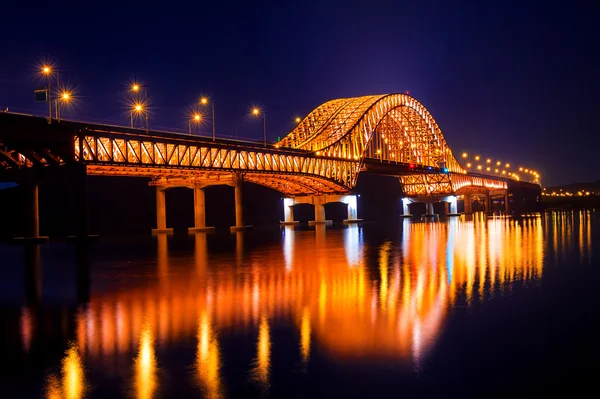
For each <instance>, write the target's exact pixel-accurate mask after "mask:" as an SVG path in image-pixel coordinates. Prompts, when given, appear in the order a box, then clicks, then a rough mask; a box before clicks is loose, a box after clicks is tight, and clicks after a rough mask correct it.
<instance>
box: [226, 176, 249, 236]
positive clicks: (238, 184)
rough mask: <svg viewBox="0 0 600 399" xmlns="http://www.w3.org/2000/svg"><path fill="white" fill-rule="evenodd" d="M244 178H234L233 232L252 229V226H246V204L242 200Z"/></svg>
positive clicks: (231, 228)
mask: <svg viewBox="0 0 600 399" xmlns="http://www.w3.org/2000/svg"><path fill="white" fill-rule="evenodd" d="M243 185H244V178H243V176H242V175H238V176H235V177H234V184H233V188H234V195H235V226H231V227H230V230H231V231H240V230H246V229H249V228H251V227H252V226H250V225H244V202H243V200H242V194H243Z"/></svg>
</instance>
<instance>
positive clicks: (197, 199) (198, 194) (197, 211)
mask: <svg viewBox="0 0 600 399" xmlns="http://www.w3.org/2000/svg"><path fill="white" fill-rule="evenodd" d="M194 227H195V228H203V227H206V215H205V208H204V189H202V188H198V187H195V188H194Z"/></svg>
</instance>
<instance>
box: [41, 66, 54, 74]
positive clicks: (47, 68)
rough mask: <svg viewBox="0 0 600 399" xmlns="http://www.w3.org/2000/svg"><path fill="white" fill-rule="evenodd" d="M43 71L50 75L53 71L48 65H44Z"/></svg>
mask: <svg viewBox="0 0 600 399" xmlns="http://www.w3.org/2000/svg"><path fill="white" fill-rule="evenodd" d="M42 73H43V74H44V75H50V74H51V73H52V68H50V67H49V66H48V65H44V66H42Z"/></svg>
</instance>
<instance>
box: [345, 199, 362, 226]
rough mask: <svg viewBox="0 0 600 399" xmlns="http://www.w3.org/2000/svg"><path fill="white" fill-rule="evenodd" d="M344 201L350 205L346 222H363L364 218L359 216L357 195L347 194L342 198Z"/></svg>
mask: <svg viewBox="0 0 600 399" xmlns="http://www.w3.org/2000/svg"><path fill="white" fill-rule="evenodd" d="M342 202H343V203H345V204H347V205H348V219H346V220H344V224H350V223H359V222H362V219H359V218H358V201H357V197H356V195H346V196H344V197H343V198H342Z"/></svg>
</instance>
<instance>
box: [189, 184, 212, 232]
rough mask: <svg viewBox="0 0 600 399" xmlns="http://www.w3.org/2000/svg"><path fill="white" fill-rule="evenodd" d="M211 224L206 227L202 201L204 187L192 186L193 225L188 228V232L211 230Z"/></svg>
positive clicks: (204, 208)
mask: <svg viewBox="0 0 600 399" xmlns="http://www.w3.org/2000/svg"><path fill="white" fill-rule="evenodd" d="M214 229H215V228H214V227H212V226H209V227H206V207H205V202H204V188H202V187H198V186H195V187H194V227H192V228H191V229H188V232H190V233H198V232H203V231H212V230H214Z"/></svg>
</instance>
